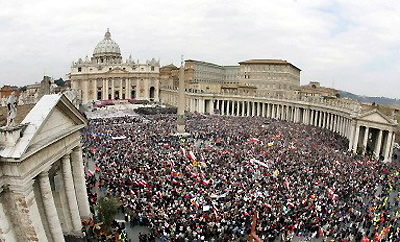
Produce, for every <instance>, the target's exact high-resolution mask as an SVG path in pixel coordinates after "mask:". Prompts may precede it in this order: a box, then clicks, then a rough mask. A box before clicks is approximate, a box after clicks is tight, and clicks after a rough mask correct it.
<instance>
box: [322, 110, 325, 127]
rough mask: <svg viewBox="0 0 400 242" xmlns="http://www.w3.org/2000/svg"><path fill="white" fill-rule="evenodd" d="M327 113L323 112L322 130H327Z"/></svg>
mask: <svg viewBox="0 0 400 242" xmlns="http://www.w3.org/2000/svg"><path fill="white" fill-rule="evenodd" d="M325 119H326V112H322V128H325V125H326V121H325Z"/></svg>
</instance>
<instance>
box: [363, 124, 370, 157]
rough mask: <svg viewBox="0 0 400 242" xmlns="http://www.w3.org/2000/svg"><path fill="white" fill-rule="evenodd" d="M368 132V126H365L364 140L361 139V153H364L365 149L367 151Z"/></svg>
mask: <svg viewBox="0 0 400 242" xmlns="http://www.w3.org/2000/svg"><path fill="white" fill-rule="evenodd" d="M368 134H369V127H367V126H365V131H364V140H363V151H362V154H363V155H365V151H367V144H368Z"/></svg>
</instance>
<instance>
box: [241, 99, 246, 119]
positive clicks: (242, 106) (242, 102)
mask: <svg viewBox="0 0 400 242" xmlns="http://www.w3.org/2000/svg"><path fill="white" fill-rule="evenodd" d="M244 104H245V103H244V101H240V107H241V108H242V117H244Z"/></svg>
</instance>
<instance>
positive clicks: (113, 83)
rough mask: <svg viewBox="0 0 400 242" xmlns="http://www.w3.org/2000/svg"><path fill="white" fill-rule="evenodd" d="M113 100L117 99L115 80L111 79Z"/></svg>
mask: <svg viewBox="0 0 400 242" xmlns="http://www.w3.org/2000/svg"><path fill="white" fill-rule="evenodd" d="M111 99H112V100H114V99H115V80H114V78H112V79H111Z"/></svg>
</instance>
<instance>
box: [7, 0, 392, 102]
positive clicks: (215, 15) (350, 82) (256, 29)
mask: <svg viewBox="0 0 400 242" xmlns="http://www.w3.org/2000/svg"><path fill="white" fill-rule="evenodd" d="M399 26H400V1H399V0H385V1H376V0H351V1H349V0H346V1H345V0H337V1H334V0H243V1H239V0H215V1H211V0H159V1H156V0H145V1H132V0H129V1H119V0H113V1H111V0H110V1H103V0H83V1H82V0H81V1H76V0H69V1H54V0H34V1H26V0H12V1H2V3H1V8H0V32H1V37H0V55H1V57H0V84H1V85H4V84H12V85H26V84H30V83H34V82H37V81H40V80H41V79H42V77H43V75H44V74H46V75H49V76H52V77H54V78H58V77H62V78H64V79H65V74H66V73H68V72H69V71H70V67H71V63H72V61H76V60H77V59H79V58H82V59H83V58H84V57H85V56H86V55H88V56H89V57H90V56H91V55H92V53H93V50H94V48H95V46H96V44H97V43H98V42H99V41H101V40H102V39H103V36H104V33H105V31H106V29H107V28H110V32H111V37H112V39H113V40H115V41H116V42H117V43H118V44H119V46H120V48H121V51H122V56H123V58H124V59H126V58H128V57H129V55H132V58H133V59H134V60H137V59H139V60H140V62H145V61H146V60H147V59H151V58H153V57H154V58H156V59H158V58H159V59H160V60H161V65H167V64H170V63H174V64H176V65H177V64H179V61H180V56H181V54H182V55H184V58H185V59H196V60H203V61H207V62H212V63H216V64H220V65H232V64H237V63H238V62H239V61H243V60H247V59H254V58H265V59H284V60H287V61H289V62H291V63H292V64H294V65H295V66H297V67H299V68H300V69H302V72H301V84H307V83H308V82H309V81H319V82H321V84H322V85H323V86H327V87H332V86H333V87H334V88H336V89H341V90H346V91H350V92H353V93H356V94H362V95H370V96H387V97H395V98H400V92H399V86H400V85H399V84H400V82H399V74H400V48H399V47H400V29H399Z"/></svg>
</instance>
